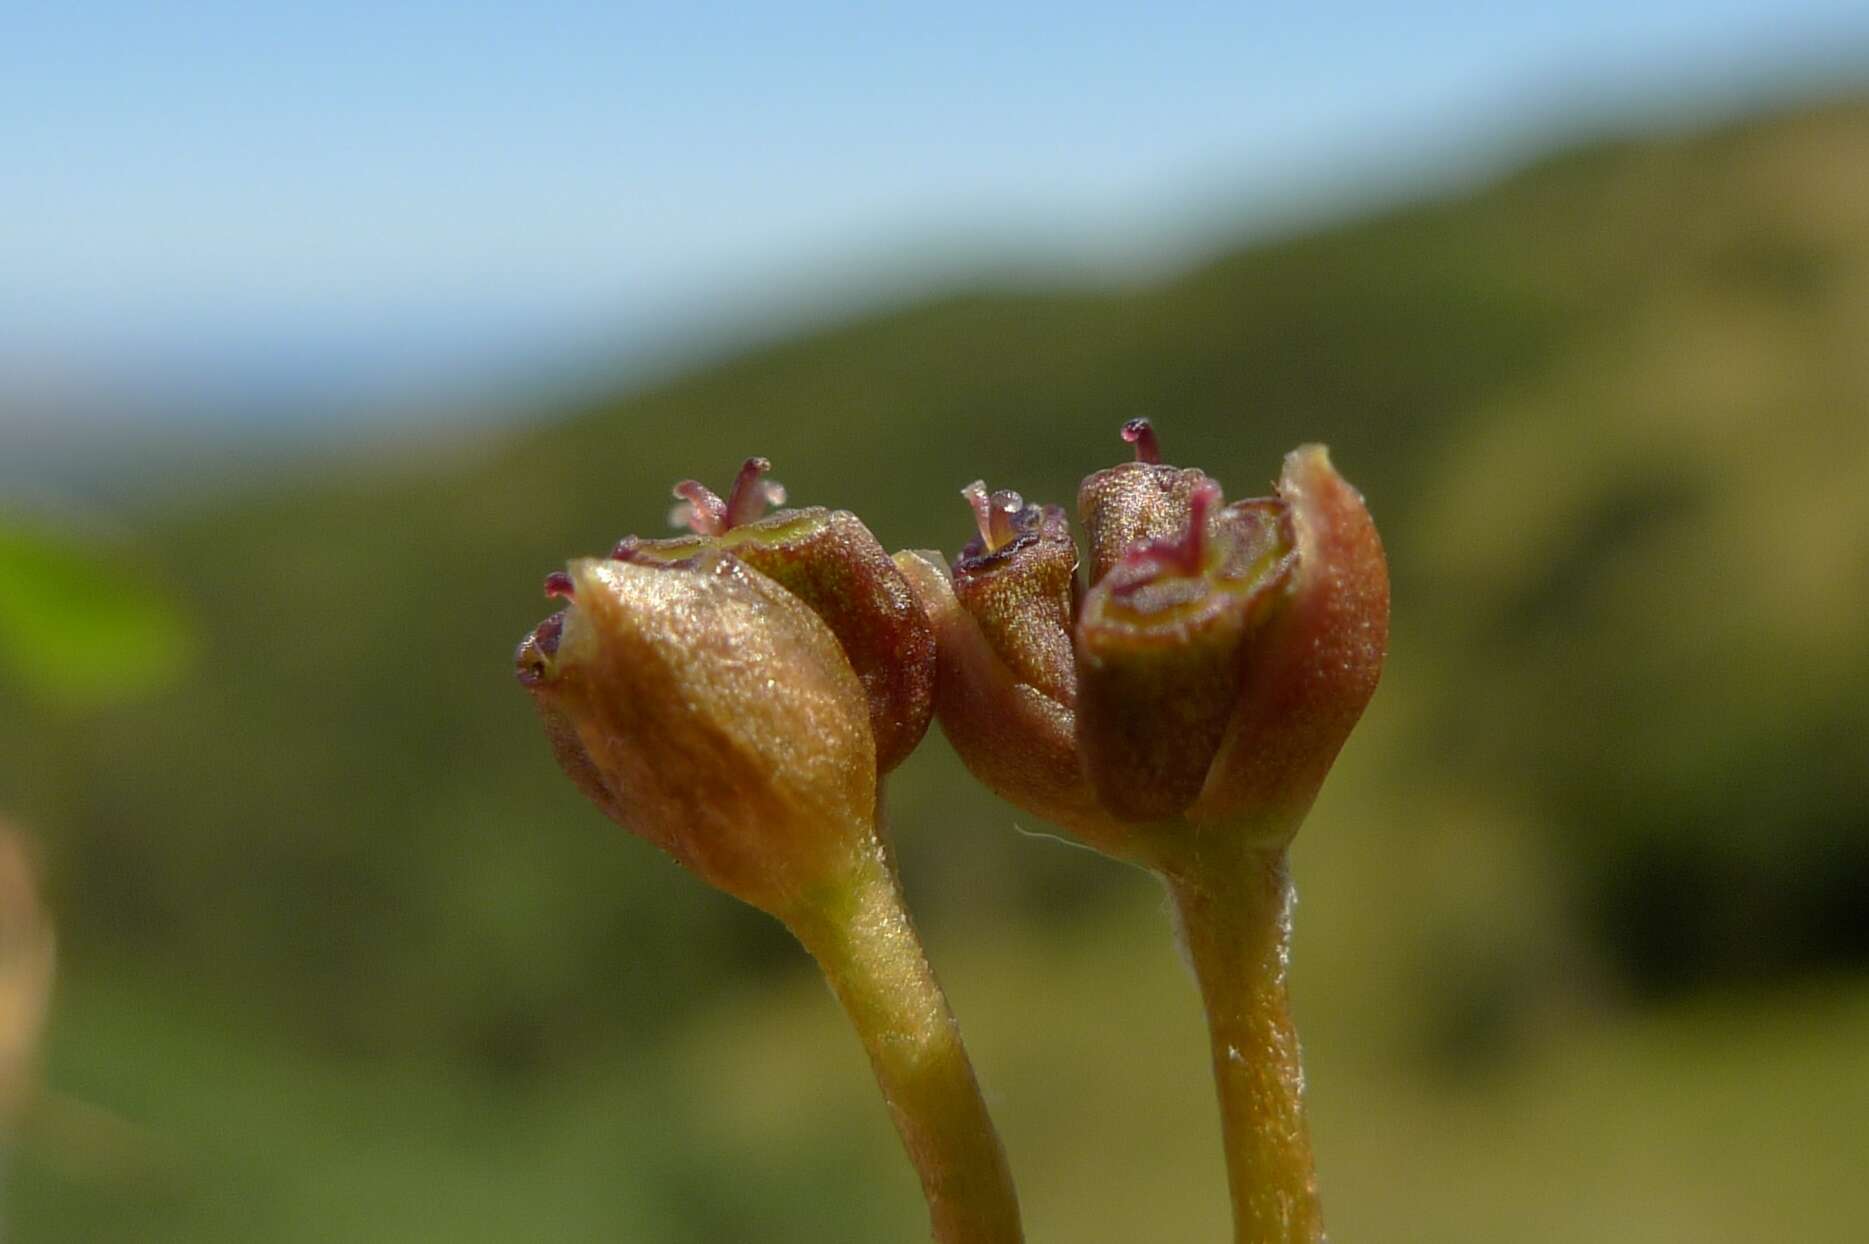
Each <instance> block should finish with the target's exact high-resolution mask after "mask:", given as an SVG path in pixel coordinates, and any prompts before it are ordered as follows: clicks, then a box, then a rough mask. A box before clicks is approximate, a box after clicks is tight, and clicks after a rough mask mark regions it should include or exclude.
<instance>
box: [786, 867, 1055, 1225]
mask: <svg viewBox="0 0 1869 1244" xmlns="http://www.w3.org/2000/svg"><path fill="white" fill-rule="evenodd" d="M787 923H788V924H790V925H791V927H792V931H793V933H794V934H795V935H796V936H797V937H798V939H799V941H801V942H802V943H803V944H804V946H805V949H806V950H808V951H810V952H811V954H812V956H813V957H814V958H816V959H817V961H818V964H819V965H820V966H821V967H822V968H823V970H824V975H825V977H826V979H827V980H829V982H830V985H831V989H832V991H833V992H835V993H836V995H837V998H838V1001H840V1002H841V1003H842V1004H843V1007H844V1010H845V1012H846V1013H847V1014H848V1015H849V1016H850V1022H851V1023H852V1024H853V1025H854V1026H855V1028H856V1030H857V1034H858V1036H860V1037H861V1038H862V1041H863V1046H864V1049H865V1050H866V1051H868V1053H869V1057H870V1067H871V1068H872V1070H873V1071H874V1072H875V1074H876V1082H877V1084H878V1085H879V1086H880V1087H881V1089H882V1092H883V1099H884V1100H885V1101H886V1102H887V1103H888V1105H889V1113H890V1116H891V1118H892V1119H893V1120H894V1122H895V1127H896V1132H897V1133H898V1134H899V1135H900V1136H901V1138H902V1145H903V1148H904V1149H906V1150H907V1151H908V1156H909V1160H910V1161H911V1162H912V1163H913V1164H914V1166H915V1170H916V1173H917V1174H918V1175H919V1176H920V1177H921V1184H922V1193H923V1195H924V1196H925V1197H926V1198H927V1201H928V1212H929V1216H930V1218H931V1220H932V1223H933V1229H934V1239H935V1240H936V1241H938V1244H1019V1241H1021V1240H1022V1239H1023V1233H1022V1230H1021V1228H1020V1225H1019V1200H1018V1194H1017V1193H1016V1192H1015V1191H1014V1189H1013V1184H1012V1172H1011V1170H1010V1169H1009V1168H1008V1166H1007V1164H1006V1151H1005V1148H1004V1147H1003V1146H1002V1145H1001V1144H1000V1140H999V1134H998V1133H997V1132H996V1131H995V1130H994V1128H993V1122H992V1120H991V1119H990V1118H989V1117H988V1116H987V1111H986V1103H985V1101H984V1100H982V1098H981V1096H980V1086H979V1083H978V1081H977V1080H976V1079H975V1078H974V1072H973V1064H972V1063H971V1062H970V1061H969V1060H968V1058H967V1051H966V1048H965V1047H964V1046H963V1045H962V1044H961V1038H960V1028H959V1026H958V1025H957V1024H956V1023H955V1021H954V1015H953V1012H952V1011H950V1010H949V1009H948V1004H947V998H946V996H945V995H944V994H943V993H942V992H941V986H940V983H939V982H938V981H936V980H935V975H934V971H933V969H932V968H930V967H929V965H928V960H927V957H926V956H925V955H924V954H923V953H922V946H921V941H920V939H919V938H918V937H917V936H916V933H915V927H914V925H913V923H911V921H910V919H909V913H908V909H907V907H906V906H905V905H904V903H903V900H902V892H901V887H900V885H899V883H898V882H897V879H896V876H895V872H894V869H893V868H892V867H891V865H890V862H889V859H888V856H887V854H886V853H885V852H879V853H878V855H877V856H876V857H875V858H874V859H873V860H872V861H867V862H866V864H865V866H864V867H863V868H862V869H861V870H860V872H859V875H858V877H857V878H856V880H855V881H854V882H853V883H852V885H851V886H850V888H849V890H848V891H847V892H846V893H845V894H844V895H841V896H840V898H839V900H838V901H836V902H833V903H831V904H827V905H825V906H824V907H820V908H817V909H815V910H814V911H813V912H812V913H811V914H808V915H805V916H802V917H800V918H797V919H793V920H789V921H788V922H787Z"/></svg>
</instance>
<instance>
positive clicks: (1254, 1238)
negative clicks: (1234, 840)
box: [1165, 843, 1324, 1244]
mask: <svg viewBox="0 0 1869 1244" xmlns="http://www.w3.org/2000/svg"><path fill="white" fill-rule="evenodd" d="M1209 845H1210V844H1206V843H1204V844H1203V847H1206V846H1209ZM1185 865H1186V866H1185V867H1182V868H1176V869H1169V870H1166V871H1165V877H1166V880H1167V883H1168V890H1169V893H1170V895H1171V896H1172V897H1173V899H1174V903H1175V908H1176V910H1177V912H1178V913H1179V915H1180V920H1181V931H1182V936H1183V937H1184V939H1185V942H1186V946H1187V952H1188V958H1189V960H1190V961H1191V962H1192V963H1193V966H1194V974H1195V977H1196V978H1197V979H1198V980H1199V982H1200V987H1201V998H1202V1001H1203V1002H1204V1003H1205V1005H1206V1009H1207V1027H1208V1032H1209V1035H1210V1037H1211V1039H1212V1042H1213V1062H1214V1079H1215V1081H1216V1082H1217V1085H1218V1087H1219V1096H1220V1123H1221V1133H1222V1137H1223V1140H1224V1142H1225V1145H1226V1157H1227V1184H1228V1186H1229V1188H1230V1189H1231V1190H1232V1194H1233V1234H1234V1240H1235V1241H1236V1244H1299V1242H1301V1241H1302V1242H1303V1244H1315V1242H1317V1241H1321V1240H1323V1238H1324V1218H1323V1211H1322V1209H1321V1208H1320V1206H1319V1203H1318V1195H1317V1174H1316V1166H1315V1163H1314V1162H1313V1160H1312V1157H1311V1137H1310V1132H1309V1129H1307V1128H1306V1126H1305V1120H1304V1069H1303V1067H1302V1066H1301V1064H1300V1060H1299V1051H1298V1030H1297V1028H1296V1027H1295V1026H1294V1025H1293V1023H1292V1018H1291V1007H1290V1002H1289V997H1288V995H1287V992H1286V986H1285V971H1286V965H1287V963H1288V961H1289V957H1290V944H1291V896H1292V889H1291V877H1290V873H1289V871H1288V870H1287V867H1286V859H1285V851H1284V850H1283V848H1266V847H1251V846H1242V847H1240V848H1239V849H1238V850H1221V851H1218V852H1210V851H1207V850H1203V851H1200V852H1198V853H1196V854H1195V856H1194V857H1193V859H1191V860H1189V861H1185Z"/></svg>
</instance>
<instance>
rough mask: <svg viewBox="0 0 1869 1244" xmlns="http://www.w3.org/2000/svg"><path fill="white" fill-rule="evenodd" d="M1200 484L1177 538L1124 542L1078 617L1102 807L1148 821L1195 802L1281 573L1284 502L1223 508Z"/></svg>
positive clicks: (1088, 747)
mask: <svg viewBox="0 0 1869 1244" xmlns="http://www.w3.org/2000/svg"><path fill="white" fill-rule="evenodd" d="M1220 499H1221V497H1220V488H1219V485H1217V484H1215V483H1213V482H1212V481H1211V480H1207V479H1202V480H1201V481H1200V483H1199V484H1197V485H1196V486H1195V487H1194V489H1193V491H1192V493H1191V495H1190V497H1189V507H1188V517H1187V525H1186V529H1185V530H1184V531H1183V532H1181V533H1180V535H1179V536H1178V537H1177V538H1174V539H1166V540H1144V541H1140V542H1138V543H1135V544H1132V545H1131V546H1130V548H1129V550H1128V551H1127V552H1126V553H1125V554H1124V555H1123V558H1122V560H1120V561H1118V562H1117V563H1116V564H1115V565H1114V566H1112V567H1111V568H1110V570H1109V572H1108V573H1107V574H1105V575H1104V576H1103V578H1102V580H1101V581H1099V582H1098V584H1097V585H1096V587H1094V588H1092V589H1091V591H1090V593H1089V595H1088V596H1086V597H1085V599H1084V607H1083V611H1082V613H1081V614H1080V615H1079V618H1078V623H1077V674H1078V687H1079V697H1078V705H1077V714H1078V715H1077V736H1078V744H1079V747H1080V749H1081V751H1082V754H1083V760H1084V764H1085V767H1086V769H1087V770H1088V771H1089V774H1090V778H1091V781H1092V782H1093V783H1094V784H1095V786H1096V788H1097V794H1098V797H1099V798H1100V799H1101V800H1102V802H1103V805H1104V807H1106V808H1107V809H1109V811H1110V812H1111V813H1112V814H1113V815H1115V816H1116V817H1118V818H1119V819H1121V820H1125V821H1154V820H1162V819H1165V818H1167V817H1172V816H1175V815H1178V814H1179V813H1181V812H1183V811H1185V810H1186V809H1187V808H1188V807H1189V806H1191V805H1192V804H1193V803H1194V800H1195V798H1196V797H1197V796H1198V795H1199V794H1200V793H1201V787H1202V785H1203V784H1204V783H1205V782H1206V780H1207V772H1208V768H1209V766H1210V765H1211V764H1212V762H1213V758H1214V754H1215V752H1216V751H1217V750H1218V749H1219V746H1220V739H1221V736H1222V735H1223V734H1224V733H1225V731H1226V728H1227V722H1228V720H1229V719H1230V718H1232V716H1233V714H1234V711H1235V706H1236V705H1237V704H1238V703H1239V701H1240V697H1241V690H1242V687H1241V679H1242V675H1243V671H1244V669H1245V665H1246V662H1247V659H1248V653H1249V648H1250V644H1249V643H1248V638H1249V636H1250V635H1251V634H1252V632H1253V631H1254V630H1255V629H1256V628H1257V627H1258V626H1259V624H1260V623H1261V622H1262V621H1263V620H1264V619H1265V617H1266V616H1267V614H1268V613H1270V612H1271V611H1273V610H1274V609H1276V608H1277V607H1278V605H1280V604H1281V603H1283V602H1282V600H1281V597H1280V589H1281V588H1282V587H1283V586H1284V584H1285V583H1286V581H1287V580H1288V579H1289V577H1290V575H1291V569H1292V555H1291V541H1290V539H1289V534H1288V532H1287V531H1286V527H1285V517H1286V516H1285V514H1284V512H1283V509H1284V507H1283V506H1281V505H1279V504H1278V503H1276V502H1269V501H1247V502H1242V503H1240V504H1238V505H1235V506H1230V507H1228V508H1226V509H1221V508H1220Z"/></svg>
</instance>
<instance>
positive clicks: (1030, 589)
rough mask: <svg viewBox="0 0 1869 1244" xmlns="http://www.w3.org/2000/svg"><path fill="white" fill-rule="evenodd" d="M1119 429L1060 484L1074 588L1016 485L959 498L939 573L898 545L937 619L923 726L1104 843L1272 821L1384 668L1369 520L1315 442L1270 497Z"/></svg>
mask: <svg viewBox="0 0 1869 1244" xmlns="http://www.w3.org/2000/svg"><path fill="white" fill-rule="evenodd" d="M1123 433H1124V438H1125V439H1126V440H1129V441H1130V442H1131V443H1133V444H1134V445H1135V446H1136V452H1137V461H1135V462H1132V463H1125V464H1123V465H1121V466H1118V467H1112V468H1110V469H1108V470H1104V471H1099V472H1097V473H1095V474H1094V475H1092V476H1090V477H1089V478H1088V479H1086V480H1085V481H1084V484H1083V486H1082V488H1081V489H1080V491H1079V494H1078V505H1079V511H1080V516H1081V518H1082V519H1083V521H1084V523H1085V526H1086V528H1087V529H1088V532H1089V537H1090V547H1091V561H1090V583H1089V586H1088V589H1087V590H1085V591H1084V592H1083V593H1082V596H1081V599H1079V598H1078V589H1077V586H1076V578H1075V559H1074V557H1071V556H1067V550H1070V549H1071V537H1070V534H1069V531H1068V529H1067V528H1066V526H1065V524H1064V521H1063V517H1062V515H1061V514H1059V513H1058V512H1057V511H1056V509H1055V508H1047V509H1043V510H1041V509H1039V508H1038V507H1035V506H1028V505H1025V504H1024V502H1023V501H1022V500H1021V499H1019V498H1018V497H1017V494H1011V493H999V494H994V495H993V496H992V497H990V498H988V497H986V496H985V494H984V490H983V489H980V488H978V486H976V488H975V489H972V490H969V492H970V500H972V501H974V503H975V509H976V516H977V517H978V519H979V525H980V535H979V537H978V538H976V539H975V540H974V541H973V542H972V543H970V544H969V545H968V547H967V549H966V550H964V551H963V554H962V556H961V558H960V559H959V560H958V561H957V562H956V563H955V564H954V567H953V571H952V574H951V575H950V574H947V573H945V572H944V571H943V570H942V569H941V567H940V566H939V564H938V562H937V561H936V560H935V559H933V558H932V557H931V556H929V555H921V554H911V555H903V556H900V557H898V559H897V561H898V564H899V565H901V566H902V568H903V570H904V572H905V573H906V574H908V577H909V580H910V583H911V584H912V585H913V586H914V588H915V591H916V594H917V595H918V596H919V597H920V599H921V601H922V604H923V607H924V608H925V609H926V610H927V612H928V616H929V619H930V621H931V622H932V624H933V625H934V628H935V633H936V637H937V641H938V646H939V649H940V656H939V663H938V674H937V680H936V701H937V705H938V711H939V715H940V718H941V722H942V727H943V729H944V730H945V732H946V733H947V734H948V737H949V739H950V740H951V741H952V742H953V744H954V746H955V749H956V750H957V751H958V752H959V753H960V755H961V757H962V759H963V760H964V761H965V762H966V764H967V765H968V767H969V769H970V770H972V771H973V773H974V774H975V775H976V776H977V777H979V778H980V779H981V780H982V781H984V782H985V783H986V784H987V785H988V786H990V787H992V788H993V789H994V790H995V791H997V792H998V793H1000V794H1001V795H1003V796H1005V797H1006V798H1008V799H1010V800H1011V801H1012V802H1014V803H1016V804H1018V805H1019V806H1021V807H1023V808H1025V809H1027V810H1028V811H1031V812H1033V813H1035V814H1037V815H1040V816H1044V817H1046V818H1047V819H1049V820H1053V821H1055V822H1057V823H1059V824H1061V825H1064V826H1066V827H1067V828H1070V829H1072V830H1074V831H1076V832H1077V833H1078V834H1080V836H1082V837H1084V838H1085V839H1086V841H1089V842H1090V843H1091V844H1092V845H1094V846H1097V847H1099V848H1100V849H1103V850H1106V851H1108V852H1109V853H1111V854H1115V855H1121V856H1131V857H1133V856H1138V855H1147V854H1149V853H1150V852H1151V851H1152V850H1153V846H1152V844H1153V843H1154V842H1156V841H1157V839H1158V838H1159V834H1160V832H1161V829H1162V827H1163V826H1164V825H1165V824H1167V823H1173V822H1179V821H1193V822H1197V823H1201V824H1210V823H1211V824H1228V825H1245V824H1248V823H1252V824H1262V823H1277V824H1279V825H1281V826H1285V827H1286V828H1284V829H1281V830H1279V831H1276V832H1286V833H1288V832H1289V828H1290V827H1292V826H1295V823H1296V818H1297V817H1301V816H1302V815H1303V812H1304V811H1305V810H1306V809H1307V808H1308V807H1309V805H1310V802H1311V799H1312V798H1313V797H1314V796H1315V794H1316V791H1317V787H1318V785H1319V784H1320V783H1321V782H1322V780H1323V775H1324V773H1325V772H1326V771H1327V770H1328V769H1329V767H1330V763H1331V761H1332V760H1333V759H1334V758H1335V756H1336V753H1337V750H1338V749H1339V748H1340V747H1341V746H1342V743H1343V740H1344V738H1345V737H1346V736H1347V734H1348V732H1349V729H1350V727H1351V726H1352V725H1354V724H1355V722H1356V719H1357V718H1358V717H1359V716H1360V715H1361V713H1362V710H1363V706H1364V704H1366V703H1367V701H1368V699H1369V696H1370V694H1371V693H1372V692H1373V691H1374V688H1375V683H1376V678H1377V676H1378V675H1379V673H1380V671H1381V665H1382V658H1383V653H1384V651H1385V650H1386V646H1387V634H1388V630H1387V628H1388V574H1387V567H1386V563H1385V561H1384V559H1383V555H1382V547H1381V544H1380V542H1379V541H1378V540H1377V538H1376V534H1375V528H1374V525H1373V524H1372V523H1371V522H1370V521H1369V515H1368V512H1367V510H1365V509H1364V507H1363V503H1362V498H1361V497H1360V496H1359V495H1358V494H1357V493H1356V492H1355V490H1354V489H1352V488H1350V487H1349V485H1348V484H1346V483H1344V482H1343V480H1342V478H1341V477H1340V476H1338V475H1337V474H1336V472H1335V471H1334V470H1333V469H1332V468H1331V466H1330V461H1329V458H1328V456H1327V455H1326V454H1325V452H1324V451H1323V449H1322V448H1321V447H1317V446H1308V447H1306V448H1303V449H1300V450H1298V451H1296V452H1295V453H1293V454H1292V455H1291V456H1290V457H1289V458H1288V459H1287V462H1286V467H1285V474H1284V477H1283V478H1282V479H1281V481H1280V483H1279V485H1278V490H1277V494H1276V495H1275V496H1273V497H1267V498H1258V499H1253V500H1248V501H1240V502H1235V503H1233V504H1231V505H1224V504H1223V503H1222V502H1223V498H1222V495H1221V492H1220V488H1219V486H1218V485H1217V484H1215V483H1214V482H1213V481H1212V480H1210V479H1209V478H1208V477H1207V476H1206V475H1205V474H1204V473H1202V472H1200V471H1197V470H1183V469H1180V468H1176V467H1171V466H1164V465H1162V463H1161V462H1160V460H1159V459H1160V454H1159V451H1158V448H1157V445H1156V441H1155V436H1154V432H1153V430H1152V429H1151V428H1149V426H1148V425H1147V423H1146V422H1145V421H1140V420H1138V421H1134V422H1132V423H1131V424H1129V425H1127V426H1126V427H1125V428H1124V430H1123ZM1067 609H1068V612H1067ZM1067 646H1068V651H1069V666H1068V669H1067V668H1066V664H1065V661H1064V659H1063V656H1062V653H1063V651H1064V650H1065V648H1066V647H1067Z"/></svg>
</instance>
